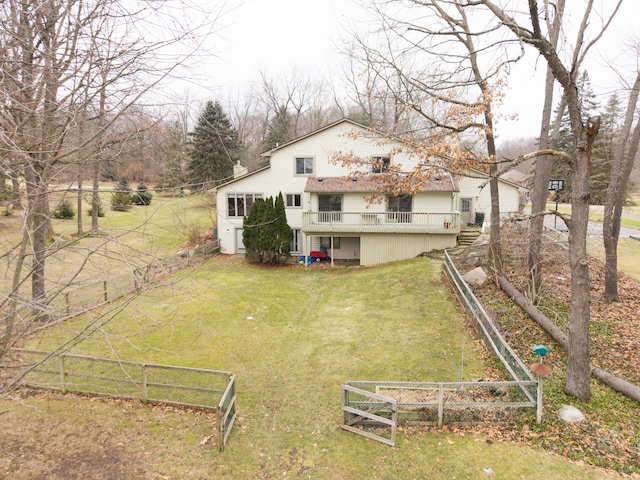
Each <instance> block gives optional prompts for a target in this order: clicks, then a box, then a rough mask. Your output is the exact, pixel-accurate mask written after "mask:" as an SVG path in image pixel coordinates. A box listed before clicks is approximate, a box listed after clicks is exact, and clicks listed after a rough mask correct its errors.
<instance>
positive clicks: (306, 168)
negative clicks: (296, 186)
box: [296, 157, 313, 175]
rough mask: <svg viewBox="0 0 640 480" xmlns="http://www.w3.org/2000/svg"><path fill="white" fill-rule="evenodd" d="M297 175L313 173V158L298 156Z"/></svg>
mask: <svg viewBox="0 0 640 480" xmlns="http://www.w3.org/2000/svg"><path fill="white" fill-rule="evenodd" d="M296 175H313V158H312V157H297V158H296Z"/></svg>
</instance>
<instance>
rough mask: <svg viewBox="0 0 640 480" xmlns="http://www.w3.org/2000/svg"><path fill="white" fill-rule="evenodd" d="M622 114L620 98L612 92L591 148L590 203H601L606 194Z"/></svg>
mask: <svg viewBox="0 0 640 480" xmlns="http://www.w3.org/2000/svg"><path fill="white" fill-rule="evenodd" d="M622 115H623V112H622V111H621V110H620V100H619V99H618V96H617V95H616V94H615V93H614V94H613V95H612V96H611V97H610V98H609V101H608V102H607V106H606V108H605V110H604V111H603V112H601V114H600V118H601V120H600V131H599V132H598V136H597V137H596V140H595V142H594V143H593V146H592V149H591V173H590V175H589V191H590V193H591V203H592V204H595V205H603V204H604V201H605V197H606V195H607V187H608V186H609V180H610V178H611V166H612V164H613V159H614V155H615V151H616V145H617V143H618V129H619V127H620V125H619V120H620V118H621V116H622Z"/></svg>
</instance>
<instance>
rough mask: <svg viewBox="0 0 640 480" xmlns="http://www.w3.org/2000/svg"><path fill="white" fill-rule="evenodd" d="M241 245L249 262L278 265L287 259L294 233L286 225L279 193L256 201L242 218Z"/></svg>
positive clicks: (282, 201) (281, 197) (283, 205)
mask: <svg viewBox="0 0 640 480" xmlns="http://www.w3.org/2000/svg"><path fill="white" fill-rule="evenodd" d="M243 226H244V230H243V232H242V242H243V243H244V248H245V256H246V257H247V259H249V260H251V261H259V262H264V263H271V262H275V263H281V262H283V261H284V260H286V259H287V258H288V257H289V256H290V251H291V241H292V240H293V231H292V230H291V227H289V225H287V216H286V212H285V204H284V198H283V196H282V193H280V194H279V195H278V197H277V198H276V200H275V203H274V200H273V197H269V198H266V199H262V198H258V199H256V200H255V201H254V202H253V205H251V209H250V210H249V214H248V215H247V216H246V217H244V223H243Z"/></svg>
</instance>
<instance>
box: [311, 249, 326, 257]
mask: <svg viewBox="0 0 640 480" xmlns="http://www.w3.org/2000/svg"><path fill="white" fill-rule="evenodd" d="M309 256H310V257H314V258H327V254H326V253H324V252H319V251H317V250H314V251H313V252H311V253H309Z"/></svg>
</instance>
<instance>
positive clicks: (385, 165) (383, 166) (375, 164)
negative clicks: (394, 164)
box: [371, 157, 391, 173]
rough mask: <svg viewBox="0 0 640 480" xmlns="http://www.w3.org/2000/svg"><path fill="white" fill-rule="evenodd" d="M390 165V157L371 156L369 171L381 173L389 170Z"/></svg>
mask: <svg viewBox="0 0 640 480" xmlns="http://www.w3.org/2000/svg"><path fill="white" fill-rule="evenodd" d="M389 165H391V158H389V157H373V158H372V159H371V172H373V173H383V172H386V171H387V170H389Z"/></svg>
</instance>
